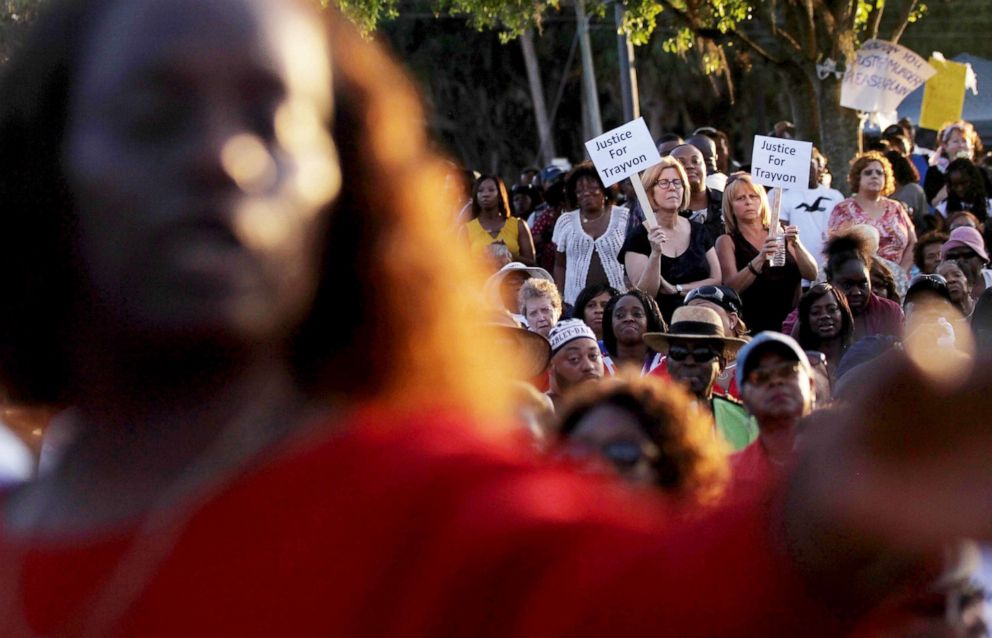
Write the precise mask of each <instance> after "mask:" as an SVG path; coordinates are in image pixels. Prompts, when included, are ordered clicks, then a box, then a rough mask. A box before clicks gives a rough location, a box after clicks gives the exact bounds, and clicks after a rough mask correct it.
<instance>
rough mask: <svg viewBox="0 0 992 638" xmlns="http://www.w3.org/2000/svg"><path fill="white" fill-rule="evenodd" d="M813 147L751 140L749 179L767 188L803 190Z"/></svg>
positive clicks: (758, 138)
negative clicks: (752, 143)
mask: <svg viewBox="0 0 992 638" xmlns="http://www.w3.org/2000/svg"><path fill="white" fill-rule="evenodd" d="M812 154H813V144H812V143H811V142H802V141H800V140H786V139H781V138H777V137H765V136H764V135H755V136H754V147H753V149H752V151H751V177H752V178H754V181H756V182H757V183H759V184H761V185H763V186H768V187H776V186H777V187H779V188H806V187H807V186H808V185H809V160H810V156H811V155H812Z"/></svg>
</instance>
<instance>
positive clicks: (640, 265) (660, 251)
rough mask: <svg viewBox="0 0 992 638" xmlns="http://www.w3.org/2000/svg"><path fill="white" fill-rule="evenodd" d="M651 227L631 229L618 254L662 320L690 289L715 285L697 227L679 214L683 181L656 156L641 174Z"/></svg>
mask: <svg viewBox="0 0 992 638" xmlns="http://www.w3.org/2000/svg"><path fill="white" fill-rule="evenodd" d="M641 183H642V184H644V189H645V190H646V191H647V193H648V198H649V199H650V200H651V208H652V209H653V211H654V217H655V221H656V222H657V223H656V224H652V225H651V226H652V227H650V228H649V227H648V222H645V226H643V227H637V228H635V229H634V230H633V231H632V232H631V233H630V235H629V236H628V237H627V241H626V242H625V243H624V245H623V250H621V251H620V259H621V261H622V262H623V264H624V267H625V268H626V269H627V276H628V277H629V278H630V283H631V285H632V286H635V287H637V288H640V289H641V290H643V291H644V292H646V293H648V294H649V295H654V296H655V299H657V301H658V306H659V307H660V308H661V314H662V316H664V318H665V321H666V322H668V321H670V320H671V318H672V313H673V312H675V309H676V308H678V307H679V306H681V305H682V302H683V300H684V299H685V294H686V293H687V292H689V291H690V290H692V289H694V288H699V287H700V286H708V285H711V284H718V283H720V262H719V261H718V260H717V257H716V251H715V250H714V248H713V240H712V239H711V238H710V235H709V233H708V232H707V231H706V228H705V227H704V226H703V225H702V224H698V223H696V222H690V221H689V220H688V219H686V218H684V217H682V216H680V215H679V211H681V210H686V209H687V208H688V207H689V178H688V177H686V173H685V169H684V168H682V165H681V164H679V162H678V161H677V160H675V159H673V158H671V157H663V158H661V163H660V164H655V165H654V166H652V167H651V168H649V169H647V170H646V171H644V172H643V173H641Z"/></svg>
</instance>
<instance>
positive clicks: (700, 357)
mask: <svg viewBox="0 0 992 638" xmlns="http://www.w3.org/2000/svg"><path fill="white" fill-rule="evenodd" d="M720 354H721V353H720V352H718V351H717V350H714V349H713V348H712V347H710V346H707V345H697V346H693V347H691V348H689V347H687V346H680V345H673V346H668V357H669V358H670V359H672V360H673V361H678V362H680V363H681V362H682V361H685V360H687V359H688V358H689V357H690V355H691V356H692V360H693V361H695V362H696V363H708V362H710V361H712V360H713V359H716V358H717V357H719V356H720Z"/></svg>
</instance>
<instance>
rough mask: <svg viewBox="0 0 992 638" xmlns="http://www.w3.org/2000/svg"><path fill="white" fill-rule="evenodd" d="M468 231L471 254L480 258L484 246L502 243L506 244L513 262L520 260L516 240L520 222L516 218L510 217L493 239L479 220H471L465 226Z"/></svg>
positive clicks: (518, 243)
mask: <svg viewBox="0 0 992 638" xmlns="http://www.w3.org/2000/svg"><path fill="white" fill-rule="evenodd" d="M465 227H466V229H467V230H468V241H469V245H470V246H471V250H472V254H473V255H479V256H481V255H482V253H483V251H484V250H485V249H486V246H488V245H489V244H495V243H496V242H498V241H502V242H503V243H504V244H506V247H507V248H509V249H510V254H512V255H513V260H514V261H519V260H520V241H519V239H518V236H517V235H518V233H519V232H520V220H518V219H517V218H516V217H510V218H509V219H507V220H506V223H504V224H503V227H502V228H500V229H499V234H498V235H496V236H495V237H493V236H492V235H490V234H489V232H488V231H487V230H486V229H485V228H483V227H482V224H480V223H479V219H478V218H476V219H473V220H472V221H470V222H469V223H468V224H466V225H465Z"/></svg>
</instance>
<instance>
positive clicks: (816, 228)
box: [779, 149, 844, 286]
mask: <svg viewBox="0 0 992 638" xmlns="http://www.w3.org/2000/svg"><path fill="white" fill-rule="evenodd" d="M825 166H826V162H825V161H824V159H823V155H822V154H821V153H820V152H819V151H817V150H816V149H813V156H812V158H811V159H810V162H809V187H808V188H790V189H789V190H787V191H785V192H784V193H782V208H781V209H780V212H779V219H781V220H782V221H783V222H785V223H786V225H789V226H796V227H797V228H799V236H800V237H802V240H803V244H804V245H805V246H806V248H808V249H809V252H810V254H812V255H813V257H814V258H815V259H816V265H817V267H818V268H823V264H824V262H825V261H826V258H825V257H824V256H823V245H824V243H826V240H827V232H828V231H827V222H828V221H829V220H830V213H831V212H832V211H833V209H834V206H836V205H837V203H838V202H840V201H841V200H843V199H844V196H843V195H841V193H840V191H838V190H836V189H833V188H830V187H827V186H824V185H822V184H821V183H820V176H821V175H822V173H823V170H824V168H825ZM803 285H804V286H806V285H809V282H808V281H805V280H804V281H803Z"/></svg>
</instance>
